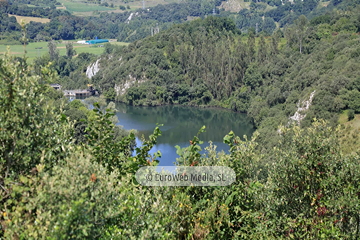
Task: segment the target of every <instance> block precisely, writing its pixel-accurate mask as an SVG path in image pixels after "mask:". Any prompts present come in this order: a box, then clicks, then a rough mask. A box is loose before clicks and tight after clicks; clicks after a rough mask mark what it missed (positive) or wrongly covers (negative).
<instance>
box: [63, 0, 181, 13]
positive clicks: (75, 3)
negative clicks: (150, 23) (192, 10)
mask: <svg viewBox="0 0 360 240" xmlns="http://www.w3.org/2000/svg"><path fill="white" fill-rule="evenodd" d="M181 1H182V0H147V1H145V7H154V6H156V5H158V4H168V3H173V2H181ZM58 2H60V3H61V4H62V7H58V8H59V9H60V8H61V9H66V10H68V11H69V12H71V13H72V14H74V15H77V16H90V15H94V11H99V12H124V11H123V10H120V9H119V7H120V6H126V7H127V6H129V7H130V9H126V10H125V11H134V10H137V9H139V8H142V0H140V1H133V2H128V3H126V1H124V0H113V1H110V2H108V3H109V5H110V4H113V5H114V7H113V8H111V7H104V6H100V5H99V4H93V3H87V2H84V1H80V0H59V1H58Z"/></svg>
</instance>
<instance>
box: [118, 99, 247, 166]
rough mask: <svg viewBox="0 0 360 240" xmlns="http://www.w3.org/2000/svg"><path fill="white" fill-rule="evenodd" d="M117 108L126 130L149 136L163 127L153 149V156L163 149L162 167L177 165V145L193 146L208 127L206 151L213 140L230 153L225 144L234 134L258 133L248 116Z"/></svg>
mask: <svg viewBox="0 0 360 240" xmlns="http://www.w3.org/2000/svg"><path fill="white" fill-rule="evenodd" d="M116 108H117V110H118V112H117V117H118V118H119V124H120V125H122V126H123V127H124V128H125V129H137V130H138V132H139V133H140V134H141V135H144V136H145V137H148V136H149V135H150V134H151V133H152V132H153V130H154V128H155V127H156V124H163V126H162V127H160V130H161V131H162V136H160V137H159V138H158V141H157V145H156V146H155V147H154V148H153V149H152V150H151V153H154V152H156V151H157V150H160V152H161V153H162V157H161V158H160V159H159V160H160V165H162V166H166V165H173V162H175V161H176V158H177V157H178V155H177V154H176V149H175V147H174V146H175V145H179V146H180V147H186V146H189V140H191V139H192V138H193V137H194V136H195V135H196V134H197V133H198V131H199V129H200V128H201V127H202V126H204V125H205V126H206V132H204V133H202V134H201V135H200V139H201V140H202V141H204V144H203V145H202V148H204V147H205V146H208V145H209V144H208V143H207V142H208V141H212V142H213V143H214V145H216V146H217V149H218V150H219V151H220V150H224V151H228V149H229V147H228V146H227V145H226V144H224V143H223V142H222V141H223V137H224V136H225V135H226V134H228V133H229V132H230V131H233V132H234V133H235V134H236V135H238V136H241V137H242V136H243V135H247V136H251V135H252V133H253V132H254V128H253V126H252V124H251V122H250V119H249V118H248V117H247V116H246V114H240V113H235V112H231V111H228V110H224V109H216V108H194V107H184V106H159V107H134V106H128V105H126V104H123V103H117V104H116ZM137 143H138V144H141V141H140V140H139V139H137Z"/></svg>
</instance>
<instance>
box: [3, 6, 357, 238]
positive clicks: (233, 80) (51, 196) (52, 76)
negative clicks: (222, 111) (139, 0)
mask: <svg viewBox="0 0 360 240" xmlns="http://www.w3.org/2000/svg"><path fill="white" fill-rule="evenodd" d="M26 2H27V1H23V0H21V1H10V0H9V1H4V0H2V1H1V0H0V4H1V8H0V11H1V12H2V14H1V15H0V17H1V19H0V20H1V21H0V36H1V40H0V41H2V42H14V41H21V42H23V43H25V44H24V49H25V50H26V42H28V41H42V40H50V39H73V38H93V37H95V36H98V37H106V38H109V37H114V38H118V39H121V40H126V41H131V42H132V43H130V44H129V45H127V46H116V45H112V44H106V45H104V53H103V54H102V55H101V56H96V55H93V54H89V53H80V54H78V55H77V54H76V51H75V49H74V48H73V45H72V44H71V43H68V44H67V45H66V55H64V56H60V54H59V52H58V50H57V48H56V43H55V41H49V43H48V48H49V54H47V55H44V56H42V57H39V58H37V59H35V60H34V62H33V63H29V62H28V61H27V59H26V55H24V57H23V58H19V57H13V56H9V54H8V53H5V55H4V56H0V239H19V240H23V239H24V240H27V239H72V240H73V239H164V240H165V239H166V240H167V239H184V240H185V239H186V240H194V239H359V238H360V217H359V216H360V215H359V212H360V204H359V201H360V185H359V182H360V164H359V163H360V156H359V145H360V137H359V133H358V129H360V125H359V122H360V115H359V113H360V77H359V76H360V68H359V62H360V6H359V4H360V2H359V0H331V1H328V2H323V1H317V0H304V1H301V0H294V1H285V0H284V1H281V0H256V1H255V0H254V1H251V3H249V4H248V5H249V8H248V9H243V10H241V11H240V12H239V13H230V12H226V11H223V10H221V9H219V8H218V9H217V10H215V15H216V16H211V15H212V13H213V8H214V6H215V5H216V6H220V5H221V2H220V1H207V0H191V1H184V2H181V3H172V4H167V5H165V6H157V7H153V8H150V9H149V10H138V11H135V12H123V13H116V14H115V13H114V14H112V13H100V14H99V16H98V17H96V16H91V17H77V16H73V15H71V14H70V13H69V12H66V11H63V10H56V9H54V6H52V5H53V4H54V5H55V4H56V1H53V0H47V1H38V0H29V2H28V3H33V4H34V5H33V6H27V5H28V4H27V3H26ZM291 2H293V3H291ZM45 3H49V4H51V6H50V7H47V6H44V5H43V4H45ZM247 3H248V2H247ZM15 5H16V6H17V7H15ZM30 8H31V9H32V10H34V11H33V12H34V13H33V12H31V13H30V10H29V9H30ZM9 9H12V10H11V11H14V12H12V13H14V14H19V13H20V12H21V11H23V12H26V14H40V15H41V16H40V17H49V18H51V21H50V22H49V23H46V24H42V23H34V22H32V23H29V24H28V25H26V27H25V28H21V27H20V25H19V24H18V23H16V19H15V17H9V16H8V13H9V11H10V10H9ZM37 10H38V11H37ZM136 12H137V13H138V14H136ZM52 14H54V15H52ZM130 15H131V16H132V18H131V19H130V20H129V17H130ZM189 16H190V17H199V19H195V20H192V21H187V19H188V17H189ZM279 27H281V28H279ZM154 29H156V30H154ZM158 29H160V30H163V31H157V30H158ZM165 29H166V30H165ZM150 30H151V31H150ZM150 35H153V36H150ZM135 40H136V41H135ZM94 62H97V63H98V65H97V66H98V67H99V68H100V71H98V72H97V73H96V75H95V76H93V77H92V78H89V77H87V76H86V71H87V70H88V69H90V68H93V66H94V64H93V63H94ZM51 83H61V84H62V85H63V87H64V88H83V87H84V86H86V85H87V84H88V83H91V84H93V85H94V87H95V88H96V89H99V91H100V92H101V94H102V96H101V98H88V99H86V100H84V101H80V100H74V101H69V99H68V98H65V97H64V96H63V93H62V92H61V91H56V90H54V89H53V88H52V87H50V84H51ZM114 100H117V101H123V102H125V103H127V104H131V105H149V106H157V105H165V104H183V105H191V106H198V107H199V106H200V107H207V106H218V107H223V108H227V109H230V110H233V111H239V112H245V113H247V114H248V115H249V116H250V117H251V118H252V120H253V124H254V126H255V127H256V128H257V130H256V131H255V132H254V133H253V135H252V136H251V137H250V136H248V137H246V136H244V137H242V136H236V135H235V134H234V132H233V131H230V132H229V133H228V134H227V135H225V136H224V138H223V143H225V144H226V145H228V147H229V151H228V152H224V151H221V152H218V151H217V150H216V149H217V148H216V146H213V144H212V143H210V145H209V147H207V148H206V149H205V152H204V154H202V149H201V144H202V141H201V139H202V133H203V132H204V131H211V129H207V128H206V127H202V128H201V129H199V132H198V134H197V135H196V136H194V137H193V138H192V139H188V140H189V144H188V145H187V146H186V147H184V148H181V147H177V154H178V155H179V156H178V158H177V163H176V165H178V166H188V167H191V168H194V167H197V166H224V167H229V168H231V169H232V170H233V171H234V173H235V175H236V180H235V181H234V182H233V183H232V184H231V185H228V186H208V187H206V186H197V187H194V186H189V187H160V186H157V187H152V186H143V185H141V184H139V182H138V180H137V179H136V178H135V173H136V172H137V171H138V170H139V169H140V168H141V167H143V166H157V165H158V163H159V161H158V159H159V156H161V153H160V152H157V153H155V154H150V151H151V150H152V149H153V147H154V146H155V145H156V144H157V138H158V137H159V136H161V134H162V133H161V131H160V127H161V125H160V126H158V127H156V128H155V129H154V131H153V134H151V135H150V136H149V137H148V138H146V139H143V142H142V145H141V146H136V134H137V132H136V131H126V130H124V129H123V128H122V127H121V126H119V125H117V124H118V119H117V117H116V116H115V111H116V109H115V104H114V102H111V101H114ZM152 113H153V114H157V112H156V111H152ZM189 115H192V113H191V111H189ZM339 116H340V121H341V123H342V125H339V124H338V123H339ZM174 117H176V116H174ZM195 117H196V116H195ZM207 118H211V117H207ZM228 120H229V121H231V119H228ZM218 122H222V123H224V122H225V121H222V120H221V119H220V118H219V119H218ZM239 124H240V123H239ZM344 126H345V127H344ZM185 127H186V125H184V127H183V128H185ZM219 128H220V127H219ZM241 137H242V138H241ZM184 174H186V173H184ZM182 176H183V175H182ZM143 177H147V176H143Z"/></svg>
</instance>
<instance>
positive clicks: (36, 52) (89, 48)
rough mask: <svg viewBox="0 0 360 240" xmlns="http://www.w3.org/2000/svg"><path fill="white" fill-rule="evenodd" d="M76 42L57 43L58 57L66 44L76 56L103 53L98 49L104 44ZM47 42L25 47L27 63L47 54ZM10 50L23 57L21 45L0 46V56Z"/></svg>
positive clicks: (30, 44)
mask: <svg viewBox="0 0 360 240" xmlns="http://www.w3.org/2000/svg"><path fill="white" fill-rule="evenodd" d="M76 41H77V40H74V41H62V42H60V43H58V42H57V49H58V50H59V52H60V55H65V54H66V44H67V43H68V42H72V43H73V46H74V49H75V50H76V54H79V53H83V52H87V53H93V54H96V55H100V54H102V53H103V51H104V47H100V46H101V45H104V44H94V45H85V44H78V43H76ZM110 44H115V45H127V44H128V43H123V42H110ZM47 45H48V42H33V43H29V44H28V45H26V46H25V50H26V57H27V60H28V62H32V61H33V60H34V59H35V58H36V57H40V56H42V55H44V54H47V53H48V46H47ZM8 47H9V48H10V54H11V55H15V56H18V57H21V56H24V46H23V45H11V46H6V45H0V55H2V54H5V52H7V51H8V50H7V48H8Z"/></svg>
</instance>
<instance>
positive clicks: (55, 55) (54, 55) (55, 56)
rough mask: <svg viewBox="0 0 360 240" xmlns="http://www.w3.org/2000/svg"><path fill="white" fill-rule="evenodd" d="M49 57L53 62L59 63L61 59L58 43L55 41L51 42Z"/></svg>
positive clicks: (49, 44)
mask: <svg viewBox="0 0 360 240" xmlns="http://www.w3.org/2000/svg"><path fill="white" fill-rule="evenodd" d="M48 48H49V55H50V60H51V61H57V60H58V59H59V56H60V55H59V50H57V48H56V43H55V42H54V41H50V42H49V43H48Z"/></svg>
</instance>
